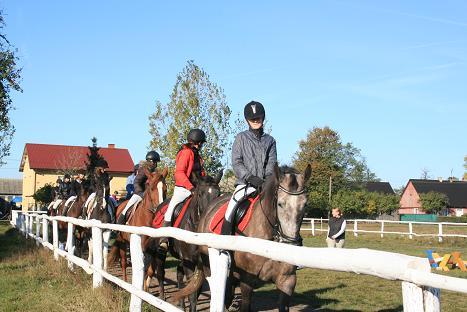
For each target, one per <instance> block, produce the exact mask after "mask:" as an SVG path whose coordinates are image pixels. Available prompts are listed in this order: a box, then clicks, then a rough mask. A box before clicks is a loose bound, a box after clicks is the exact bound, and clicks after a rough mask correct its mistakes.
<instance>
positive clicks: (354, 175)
mask: <svg viewBox="0 0 467 312" xmlns="http://www.w3.org/2000/svg"><path fill="white" fill-rule="evenodd" d="M308 163H311V166H312V176H311V179H310V180H309V182H308V185H307V187H308V190H309V196H308V203H307V206H308V208H307V212H308V213H309V214H311V215H316V214H325V213H326V212H327V211H328V209H329V208H330V207H329V197H328V194H329V180H330V178H331V179H332V194H336V193H337V191H339V190H340V189H345V188H350V187H351V186H352V185H354V184H355V183H362V182H367V181H376V180H377V179H376V176H375V174H374V173H372V172H371V171H370V169H369V168H368V166H367V165H366V161H365V159H364V158H363V156H362V155H361V154H360V150H359V149H358V148H356V147H354V146H353V145H352V144H351V143H345V144H344V143H342V141H341V139H340V136H339V134H338V133H337V132H336V131H334V130H332V129H331V128H329V127H324V128H316V127H315V128H313V130H311V131H309V132H308V134H307V137H306V139H304V140H301V141H300V142H299V150H298V151H297V153H296V154H295V158H294V166H295V167H296V168H297V169H298V170H304V169H305V167H306V165H307V164H308ZM313 209H318V211H313Z"/></svg>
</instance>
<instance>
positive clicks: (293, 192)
mask: <svg viewBox="0 0 467 312" xmlns="http://www.w3.org/2000/svg"><path fill="white" fill-rule="evenodd" d="M279 189H280V190H281V191H283V192H284V193H286V194H289V195H294V196H298V195H302V194H303V193H305V192H306V190H305V188H303V189H301V190H300V191H289V190H287V189H286V188H284V187H283V186H282V185H280V184H279Z"/></svg>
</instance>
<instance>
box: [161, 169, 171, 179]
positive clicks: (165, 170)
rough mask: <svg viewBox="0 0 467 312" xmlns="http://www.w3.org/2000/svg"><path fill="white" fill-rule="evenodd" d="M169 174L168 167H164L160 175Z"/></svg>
mask: <svg viewBox="0 0 467 312" xmlns="http://www.w3.org/2000/svg"><path fill="white" fill-rule="evenodd" d="M168 174H169V168H167V167H165V168H164V170H163V171H162V177H163V178H165V177H166V176H167V175H168Z"/></svg>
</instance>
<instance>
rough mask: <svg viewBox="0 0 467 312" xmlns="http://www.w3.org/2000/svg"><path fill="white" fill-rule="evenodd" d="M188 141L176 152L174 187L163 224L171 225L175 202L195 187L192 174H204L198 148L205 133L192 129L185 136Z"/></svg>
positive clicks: (177, 202) (179, 200)
mask: <svg viewBox="0 0 467 312" xmlns="http://www.w3.org/2000/svg"><path fill="white" fill-rule="evenodd" d="M187 140H188V143H187V144H184V145H183V146H182V148H181V149H180V151H179V152H178V154H177V158H176V161H175V188H174V193H173V196H172V199H171V200H170V203H169V207H168V208H167V211H166V213H165V215H164V226H171V220H172V215H173V212H174V209H175V207H176V206H177V204H179V203H181V202H183V201H184V200H185V199H187V198H188V197H189V196H191V192H192V190H193V188H194V187H195V186H194V185H193V175H194V174H197V175H198V176H204V175H205V172H204V168H203V159H202V158H201V156H200V155H199V150H200V149H201V147H202V146H203V143H204V142H206V134H205V133H204V131H203V130H201V129H192V130H190V132H189V133H188V136H187Z"/></svg>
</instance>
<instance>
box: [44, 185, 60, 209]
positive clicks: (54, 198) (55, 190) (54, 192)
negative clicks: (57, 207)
mask: <svg viewBox="0 0 467 312" xmlns="http://www.w3.org/2000/svg"><path fill="white" fill-rule="evenodd" d="M60 184H62V179H60V178H57V181H55V186H54V187H53V189H52V201H51V202H50V204H49V205H48V206H47V210H50V209H52V207H53V206H54V204H55V202H56V201H57V200H59V199H58V198H59V196H58V194H59V193H58V190H59V189H60Z"/></svg>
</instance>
